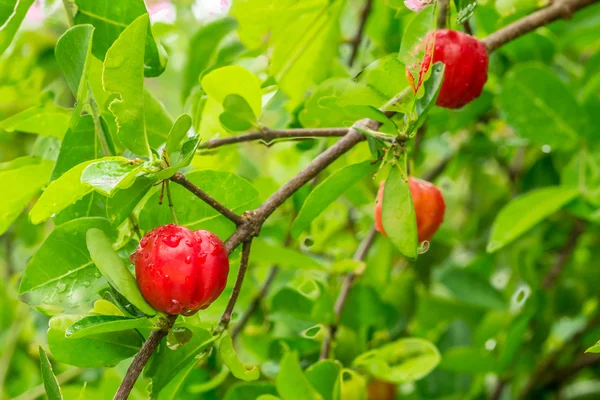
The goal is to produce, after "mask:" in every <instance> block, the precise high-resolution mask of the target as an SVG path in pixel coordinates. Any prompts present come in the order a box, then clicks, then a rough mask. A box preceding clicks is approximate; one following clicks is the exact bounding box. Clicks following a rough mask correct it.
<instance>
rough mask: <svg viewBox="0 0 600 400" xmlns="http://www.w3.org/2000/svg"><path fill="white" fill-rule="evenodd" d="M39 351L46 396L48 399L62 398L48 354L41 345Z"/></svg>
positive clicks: (56, 399) (57, 399)
mask: <svg viewBox="0 0 600 400" xmlns="http://www.w3.org/2000/svg"><path fill="white" fill-rule="evenodd" d="M39 351H40V364H41V368H42V379H43V380H44V389H46V396H48V400H62V398H63V396H62V393H61V391H60V386H59V385H58V381H57V380H56V376H54V372H53V371H52V364H50V360H48V356H47V355H46V352H45V351H44V349H43V348H42V346H40V347H39Z"/></svg>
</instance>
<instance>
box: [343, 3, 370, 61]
mask: <svg viewBox="0 0 600 400" xmlns="http://www.w3.org/2000/svg"><path fill="white" fill-rule="evenodd" d="M372 8H373V0H366V1H365V6H364V7H363V9H362V11H361V13H360V21H359V23H358V30H357V31H356V36H354V39H352V42H351V43H352V52H351V53H350V58H349V59H348V65H349V66H350V67H351V66H352V64H354V61H355V60H356V56H357V55H358V49H359V48H360V43H361V42H362V39H363V35H364V32H365V26H366V25H367V19H368V18H369V14H371V9H372Z"/></svg>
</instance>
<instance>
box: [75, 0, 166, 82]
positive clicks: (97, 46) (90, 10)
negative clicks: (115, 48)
mask: <svg viewBox="0 0 600 400" xmlns="http://www.w3.org/2000/svg"><path fill="white" fill-rule="evenodd" d="M75 5H76V6H77V14H75V24H76V25H82V24H91V25H93V26H94V27H95V28H96V32H95V33H94V42H93V46H92V51H93V53H94V55H95V56H96V58H98V59H100V60H104V58H105V55H107V52H108V51H109V47H111V46H112V45H113V43H114V42H115V41H116V40H118V37H119V34H121V33H122V32H123V31H124V30H125V29H126V28H127V26H128V25H129V24H131V23H132V22H134V21H135V19H136V18H138V17H140V16H142V15H144V14H146V13H147V12H148V11H147V10H146V5H145V4H144V1H143V0H128V1H126V2H123V3H120V4H119V6H118V7H114V4H111V3H107V2H105V1H99V0H75ZM111 6H112V7H111ZM147 32H148V34H147V36H146V38H145V39H144V42H143V44H142V46H143V47H145V48H144V50H143V51H142V56H143V57H144V74H145V76H147V77H153V76H158V75H160V74H161V73H162V72H163V71H164V69H165V67H166V58H165V56H164V54H163V53H164V50H162V49H161V48H160V46H159V45H157V43H156V41H155V40H154V38H153V37H152V31H151V30H150V27H149V26H148V27H147Z"/></svg>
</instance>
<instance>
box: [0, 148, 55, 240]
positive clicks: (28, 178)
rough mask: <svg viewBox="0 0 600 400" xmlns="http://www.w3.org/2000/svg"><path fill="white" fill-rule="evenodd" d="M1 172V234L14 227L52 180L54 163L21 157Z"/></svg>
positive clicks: (36, 158)
mask: <svg viewBox="0 0 600 400" xmlns="http://www.w3.org/2000/svg"><path fill="white" fill-rule="evenodd" d="M5 167H6V168H5V169H1V170H0V182H2V185H3V190H2V196H0V234H3V233H4V232H6V230H7V229H8V228H9V227H10V226H11V225H12V223H13V222H15V220H16V219H17V217H18V216H19V215H20V214H21V212H23V209H24V208H25V207H26V206H27V204H28V203H29V202H30V201H31V198H32V197H33V196H34V195H36V194H37V193H38V192H39V191H40V189H42V187H44V185H46V184H47V183H48V181H49V180H50V174H51V173H52V168H53V167H54V163H53V162H52V161H49V160H44V159H40V158H38V157H21V158H17V159H15V160H13V161H12V162H11V163H10V165H7V164H5Z"/></svg>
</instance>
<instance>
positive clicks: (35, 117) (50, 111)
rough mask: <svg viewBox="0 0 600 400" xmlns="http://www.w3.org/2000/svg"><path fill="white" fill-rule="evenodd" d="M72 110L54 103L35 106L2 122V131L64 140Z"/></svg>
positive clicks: (0, 125)
mask: <svg viewBox="0 0 600 400" xmlns="http://www.w3.org/2000/svg"><path fill="white" fill-rule="evenodd" d="M70 118H71V110H69V109H66V108H62V107H58V106H56V105H54V104H53V103H52V102H48V103H46V104H44V105H40V106H34V107H31V108H28V109H26V110H25V111H21V112H20V113H18V114H15V115H13V116H12V117H10V118H7V119H5V120H4V121H2V122H0V130H4V131H6V132H26V133H33V134H36V135H41V136H52V137H56V138H59V139H62V138H63V136H65V133H66V132H67V129H68V127H69V119H70Z"/></svg>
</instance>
